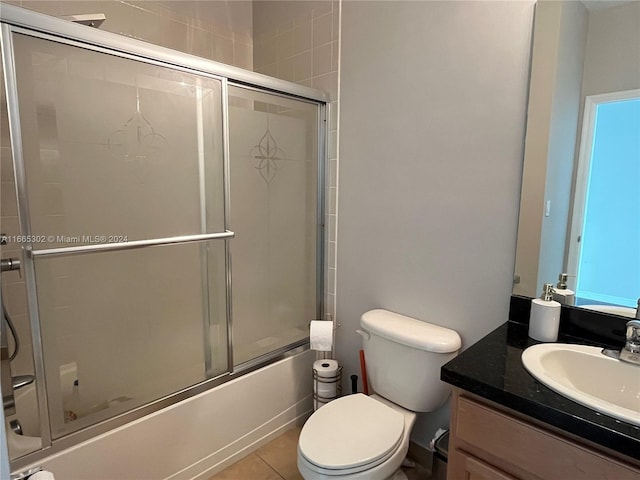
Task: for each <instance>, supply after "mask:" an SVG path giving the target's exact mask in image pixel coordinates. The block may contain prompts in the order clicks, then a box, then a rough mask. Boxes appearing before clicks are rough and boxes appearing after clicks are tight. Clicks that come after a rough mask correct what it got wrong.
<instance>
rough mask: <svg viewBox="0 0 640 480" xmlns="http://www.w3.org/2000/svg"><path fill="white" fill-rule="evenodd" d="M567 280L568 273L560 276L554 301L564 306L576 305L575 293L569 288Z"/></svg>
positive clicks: (555, 289) (554, 292) (554, 290)
mask: <svg viewBox="0 0 640 480" xmlns="http://www.w3.org/2000/svg"><path fill="white" fill-rule="evenodd" d="M567 278H568V275H567V274H566V273H561V274H560V275H559V276H558V284H557V285H556V288H554V289H553V299H554V300H555V301H556V302H560V303H561V304H563V305H574V304H575V301H576V296H575V292H574V291H573V290H569V289H568V288H567Z"/></svg>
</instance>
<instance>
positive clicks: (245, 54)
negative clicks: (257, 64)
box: [233, 41, 253, 70]
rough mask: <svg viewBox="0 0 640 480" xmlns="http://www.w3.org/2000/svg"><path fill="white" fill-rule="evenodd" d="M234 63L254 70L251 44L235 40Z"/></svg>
mask: <svg viewBox="0 0 640 480" xmlns="http://www.w3.org/2000/svg"><path fill="white" fill-rule="evenodd" d="M233 64H234V65H235V66H236V67H240V68H245V69H247V70H253V48H252V47H251V45H249V44H246V43H241V42H238V41H234V42H233Z"/></svg>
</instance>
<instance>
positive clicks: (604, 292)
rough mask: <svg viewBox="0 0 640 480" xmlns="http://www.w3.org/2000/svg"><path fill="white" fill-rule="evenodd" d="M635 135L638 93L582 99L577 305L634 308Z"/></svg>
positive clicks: (573, 269) (638, 259)
mask: <svg viewBox="0 0 640 480" xmlns="http://www.w3.org/2000/svg"><path fill="white" fill-rule="evenodd" d="M638 132H640V90H633V91H628V92H615V93H610V94H604V95H595V96H591V97H587V100H586V104H585V115H584V120H583V138H582V142H581V147H580V152H579V163H578V177H577V184H576V195H575V199H574V208H573V212H574V216H573V222H572V225H573V226H572V235H571V243H570V248H569V267H570V275H575V278H576V297H577V298H578V299H579V301H580V302H581V303H582V304H585V303H587V304H593V303H596V304H597V303H605V304H614V305H623V306H627V307H635V306H636V301H637V298H638V292H640V142H639V141H638ZM630 267H631V268H630ZM579 304H580V303H579Z"/></svg>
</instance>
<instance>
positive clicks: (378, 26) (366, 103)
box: [337, 1, 533, 446]
mask: <svg viewBox="0 0 640 480" xmlns="http://www.w3.org/2000/svg"><path fill="white" fill-rule="evenodd" d="M532 16H533V3H532V2H529V1H523V2H345V3H344V4H343V7H342V30H341V42H342V46H341V84H340V92H341V96H340V103H341V108H340V127H341V132H340V144H339V148H340V158H341V162H340V172H339V188H340V203H339V214H338V218H339V222H338V235H339V242H338V243H339V249H338V268H337V271H338V277H337V320H338V321H339V322H340V324H341V327H340V329H339V331H338V345H337V349H338V358H339V360H341V361H342V362H343V363H344V364H345V372H344V374H345V378H348V377H349V375H351V374H352V373H357V374H359V373H360V371H359V366H358V350H359V349H360V348H361V342H360V337H359V336H358V335H357V334H356V333H355V329H356V328H357V327H358V322H359V318H360V315H361V314H362V313H363V312H365V311H367V310H369V309H372V308H386V309H389V310H392V311H396V312H399V313H402V314H405V315H409V316H414V317H416V318H419V319H421V320H425V321H429V322H433V323H435V324H439V325H444V326H447V327H450V328H453V329H455V330H457V331H458V332H459V333H460V335H461V337H462V339H463V347H464V348H466V347H468V346H469V345H471V344H472V343H474V342H475V341H476V340H478V339H479V338H481V337H482V336H484V335H485V334H486V333H488V332H489V331H490V330H492V329H493V328H494V327H497V326H498V325H500V324H502V323H504V322H505V321H506V320H507V313H508V306H509V296H510V294H511V285H512V275H513V265H514V254H515V239H516V225H517V219H518V205H519V198H520V177H521V173H522V154H523V138H524V124H525V106H526V95H527V78H528V65H529V46H530V35H531V22H532ZM447 416H448V412H447V411H446V409H442V410H441V411H440V412H439V413H438V414H432V417H431V419H430V418H429V416H428V415H425V416H423V417H421V418H420V419H419V422H418V425H417V426H416V429H415V430H414V435H413V439H414V441H416V442H418V443H419V444H421V445H423V446H425V445H426V444H427V443H428V441H429V440H430V437H431V436H432V434H433V433H434V430H435V428H436V427H437V426H438V424H440V423H447Z"/></svg>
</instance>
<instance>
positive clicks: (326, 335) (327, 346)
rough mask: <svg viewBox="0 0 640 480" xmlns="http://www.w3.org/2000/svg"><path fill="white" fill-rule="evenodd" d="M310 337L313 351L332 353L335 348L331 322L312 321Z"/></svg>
mask: <svg viewBox="0 0 640 480" xmlns="http://www.w3.org/2000/svg"><path fill="white" fill-rule="evenodd" d="M309 337H310V339H309V341H310V343H311V350H320V351H322V352H330V351H331V348H332V347H333V322H331V321H329V320H312V321H311V331H310V333H309Z"/></svg>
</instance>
